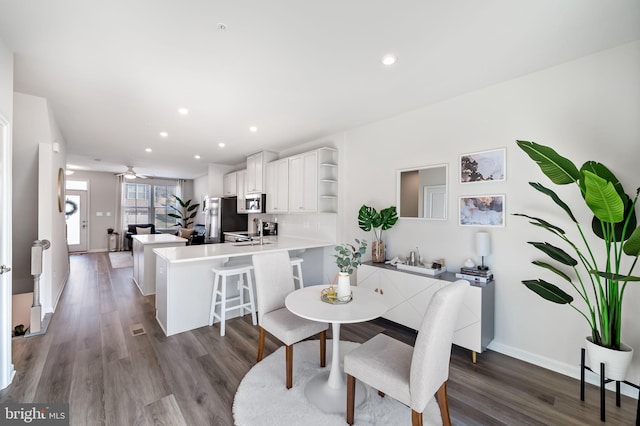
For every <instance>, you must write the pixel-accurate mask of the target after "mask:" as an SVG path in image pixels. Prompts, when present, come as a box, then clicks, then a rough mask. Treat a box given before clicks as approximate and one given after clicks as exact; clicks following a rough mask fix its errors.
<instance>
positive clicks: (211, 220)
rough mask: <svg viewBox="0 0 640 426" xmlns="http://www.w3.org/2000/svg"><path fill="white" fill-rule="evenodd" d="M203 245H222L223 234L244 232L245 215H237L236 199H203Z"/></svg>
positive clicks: (245, 225)
mask: <svg viewBox="0 0 640 426" xmlns="http://www.w3.org/2000/svg"><path fill="white" fill-rule="evenodd" d="M202 204H203V210H204V225H205V234H204V235H205V243H207V244H211V243H224V232H233V231H246V230H247V227H248V225H249V222H248V220H249V219H248V216H249V215H247V214H239V213H237V199H236V197H229V198H221V197H206V198H204V199H203V202H202Z"/></svg>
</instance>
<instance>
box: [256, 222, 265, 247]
mask: <svg viewBox="0 0 640 426" xmlns="http://www.w3.org/2000/svg"><path fill="white" fill-rule="evenodd" d="M253 222H254V223H255V224H256V227H257V228H258V236H259V237H260V245H264V239H263V237H264V223H263V222H262V219H260V218H257V217H256V218H254V219H253Z"/></svg>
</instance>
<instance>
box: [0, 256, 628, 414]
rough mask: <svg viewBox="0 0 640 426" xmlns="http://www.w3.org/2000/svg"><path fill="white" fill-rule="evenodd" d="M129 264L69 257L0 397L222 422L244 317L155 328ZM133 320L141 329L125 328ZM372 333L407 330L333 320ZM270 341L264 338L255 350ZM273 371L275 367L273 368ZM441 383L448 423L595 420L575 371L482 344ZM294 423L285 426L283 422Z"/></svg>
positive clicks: (240, 365)
mask: <svg viewBox="0 0 640 426" xmlns="http://www.w3.org/2000/svg"><path fill="white" fill-rule="evenodd" d="M131 276H132V270H131V268H125V269H111V267H110V264H109V260H108V257H107V255H106V254H105V253H97V254H85V255H74V256H71V277H70V278H69V282H68V284H67V286H66V288H65V291H64V293H63V295H62V298H61V299H60V303H59V305H58V309H57V311H56V313H55V315H54V316H53V319H52V321H51V324H50V326H49V330H48V332H47V334H46V335H43V336H36V337H30V338H18V339H14V340H13V359H14V363H15V367H16V370H17V375H16V377H15V379H14V380H13V383H12V384H11V385H10V386H9V387H8V388H7V389H5V390H3V391H0V402H69V403H70V407H71V423H72V424H76V425H100V424H106V425H116V426H121V425H145V424H148V425H152V424H164V425H232V424H233V417H232V414H231V407H232V404H233V397H234V394H235V391H236V388H237V387H238V384H239V383H240V380H242V377H243V376H244V375H245V374H246V372H247V371H248V370H249V369H250V368H251V367H252V366H253V365H254V364H255V355H256V342H257V329H256V327H254V326H253V325H252V324H251V319H250V316H245V317H244V318H236V319H233V320H231V321H229V322H228V323H227V331H226V336H225V337H220V333H219V329H218V327H217V326H214V327H203V328H200V329H197V330H194V331H191V332H187V333H181V334H178V335H176V336H171V337H166V336H165V335H164V333H163V332H162V330H161V329H160V327H159V326H158V324H157V323H156V320H155V316H154V305H153V303H154V300H153V297H143V296H142V295H141V294H140V292H139V291H138V289H137V287H136V286H135V284H134V283H133V282H132V280H131ZM136 324H142V326H143V327H144V329H145V331H146V333H145V334H142V335H136V336H134V335H133V334H132V333H131V327H132V326H135V325H136ZM380 332H384V333H386V334H389V335H391V336H393V337H395V338H397V339H400V340H403V341H405V342H408V343H413V340H414V339H415V333H414V332H412V331H410V330H408V329H405V328H403V327H399V326H395V325H394V324H393V323H391V322H388V321H384V320H377V321H373V322H369V323H363V324H354V325H344V326H343V327H342V338H343V339H344V340H351V341H355V342H363V341H365V340H367V339H369V338H371V337H373V336H374V335H376V334H377V333H380ZM278 346H279V343H278V342H277V341H275V340H274V339H272V338H270V337H269V336H268V337H267V341H266V348H265V356H266V355H268V354H270V353H271V352H273V351H274V350H275V349H277V348H278ZM283 373H284V371H283ZM450 376H451V377H450V380H449V384H448V390H449V400H450V409H451V416H452V421H453V423H454V424H455V425H509V426H513V425H563V426H564V425H598V424H601V422H600V420H599V405H598V404H599V393H598V390H597V388H595V387H593V386H588V388H587V401H586V402H584V403H583V402H581V401H580V398H579V383H578V382H577V381H576V380H573V379H570V378H567V377H565V376H561V375H559V374H556V373H553V372H550V371H548V370H544V369H542V368H539V367H536V366H533V365H530V364H527V363H524V362H521V361H518V360H515V359H513V358H509V357H507V356H504V355H501V354H499V353H495V352H492V351H488V352H485V353H483V354H481V355H479V356H478V363H477V364H475V365H474V364H472V363H471V355H470V352H469V351H467V350H465V349H461V348H457V347H454V349H453V354H452V360H451V375H450ZM607 407H608V410H607V423H606V424H609V425H632V424H634V423H635V410H636V401H635V400H633V399H631V398H627V397H623V399H622V407H621V408H617V407H615V401H614V398H613V395H612V393H611V392H609V395H607ZM287 426H294V425H287Z"/></svg>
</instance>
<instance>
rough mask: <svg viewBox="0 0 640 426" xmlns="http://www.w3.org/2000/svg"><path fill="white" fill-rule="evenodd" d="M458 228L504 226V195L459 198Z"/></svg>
mask: <svg viewBox="0 0 640 426" xmlns="http://www.w3.org/2000/svg"><path fill="white" fill-rule="evenodd" d="M458 204H459V215H458V217H459V222H458V224H459V225H460V226H504V218H505V206H504V194H499V195H469V196H463V197H460V201H459V203H458Z"/></svg>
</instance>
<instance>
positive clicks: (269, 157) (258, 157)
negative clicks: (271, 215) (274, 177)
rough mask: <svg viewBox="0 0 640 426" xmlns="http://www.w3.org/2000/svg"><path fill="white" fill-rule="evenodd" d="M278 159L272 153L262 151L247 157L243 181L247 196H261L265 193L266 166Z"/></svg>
mask: <svg viewBox="0 0 640 426" xmlns="http://www.w3.org/2000/svg"><path fill="white" fill-rule="evenodd" d="M276 158H278V155H277V154H276V153H273V152H268V151H262V152H256V153H255V154H251V155H249V156H248V157H247V175H246V181H245V187H246V193H247V194H256V193H257V194H262V193H264V192H265V182H266V165H267V163H269V162H271V161H273V160H275V159H276Z"/></svg>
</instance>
